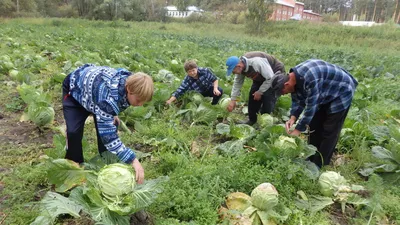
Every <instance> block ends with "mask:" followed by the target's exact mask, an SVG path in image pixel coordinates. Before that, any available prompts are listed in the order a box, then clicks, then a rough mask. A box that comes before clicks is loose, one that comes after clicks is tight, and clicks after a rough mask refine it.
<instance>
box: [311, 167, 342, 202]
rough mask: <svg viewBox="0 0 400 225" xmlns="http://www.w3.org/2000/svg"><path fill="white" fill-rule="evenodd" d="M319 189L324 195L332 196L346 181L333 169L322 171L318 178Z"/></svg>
mask: <svg viewBox="0 0 400 225" xmlns="http://www.w3.org/2000/svg"><path fill="white" fill-rule="evenodd" d="M318 184H319V190H320V192H321V194H322V195H324V196H326V197H333V195H334V193H335V192H337V191H338V189H339V187H340V186H342V185H346V184H347V181H346V179H345V178H344V177H342V176H341V175H340V174H339V173H336V172H334V171H326V172H323V173H322V174H321V175H320V176H319V179H318Z"/></svg>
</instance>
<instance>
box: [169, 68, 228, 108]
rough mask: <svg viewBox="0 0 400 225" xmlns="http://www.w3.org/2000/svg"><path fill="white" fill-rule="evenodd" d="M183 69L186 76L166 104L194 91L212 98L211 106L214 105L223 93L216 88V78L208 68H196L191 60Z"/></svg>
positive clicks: (220, 89)
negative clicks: (187, 92)
mask: <svg viewBox="0 0 400 225" xmlns="http://www.w3.org/2000/svg"><path fill="white" fill-rule="evenodd" d="M184 68H185V71H186V73H187V76H186V77H185V79H184V80H183V81H182V84H181V86H180V87H179V88H178V89H177V90H176V91H175V92H174V93H173V94H172V96H171V98H169V99H168V100H167V101H166V104H168V105H169V104H171V103H172V102H174V101H175V100H176V99H177V98H179V97H180V96H182V95H183V94H184V93H185V92H186V91H196V92H199V93H200V94H202V95H203V96H204V97H213V100H212V103H211V104H213V105H216V104H217V103H218V101H219V99H220V98H221V95H222V93H223V91H222V88H220V87H218V79H217V77H216V76H215V75H214V74H213V73H212V72H211V71H210V70H209V69H208V68H199V67H197V64H196V62H195V61H193V60H189V61H187V62H185V65H184Z"/></svg>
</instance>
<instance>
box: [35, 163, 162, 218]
mask: <svg viewBox="0 0 400 225" xmlns="http://www.w3.org/2000/svg"><path fill="white" fill-rule="evenodd" d="M49 164H50V165H49V170H48V176H49V181H50V183H52V184H55V186H56V191H57V192H62V193H67V192H68V191H70V195H69V196H68V198H66V197H64V196H62V195H60V194H58V193H55V192H51V191H49V192H48V194H47V195H48V196H51V197H46V198H44V199H43V200H42V201H41V202H40V203H39V205H40V210H41V214H40V215H39V216H38V217H37V218H36V220H35V221H34V222H32V223H31V225H45V224H54V222H55V221H56V218H57V216H58V215H60V214H70V215H72V216H74V217H79V216H80V212H81V211H83V212H85V213H86V214H88V215H90V216H91V218H92V219H93V220H94V221H95V222H96V224H110V225H117V224H118V225H129V224H130V222H129V221H130V215H131V214H133V213H135V212H137V211H139V210H141V209H143V208H145V207H147V206H149V205H150V204H151V203H152V202H153V201H154V200H155V198H156V196H157V194H158V193H159V192H160V191H161V190H160V188H159V183H160V182H162V181H165V180H166V179H167V177H160V178H158V179H155V180H146V181H145V182H144V184H141V185H136V182H135V175H134V171H133V169H132V167H131V166H130V165H126V164H121V163H113V164H109V165H105V166H103V167H101V169H100V170H99V171H98V172H97V171H94V170H88V169H87V168H98V167H97V165H94V164H93V165H92V164H90V163H87V164H86V166H85V168H86V169H83V168H81V167H80V166H79V164H77V163H75V162H73V161H70V160H67V159H56V160H52V161H50V162H49ZM47 195H46V196H47ZM49 209H50V210H49Z"/></svg>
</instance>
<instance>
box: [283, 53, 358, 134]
mask: <svg viewBox="0 0 400 225" xmlns="http://www.w3.org/2000/svg"><path fill="white" fill-rule="evenodd" d="M290 72H294V74H295V76H296V86H295V91H294V92H293V93H292V94H291V96H292V109H291V111H290V114H291V115H293V116H295V117H296V118H299V116H300V114H301V113H302V112H303V111H304V112H303V116H302V118H300V119H299V120H298V123H297V126H296V129H297V130H299V131H304V130H306V125H308V124H310V122H311V120H312V118H313V116H314V114H315V112H316V111H317V110H318V108H319V106H320V105H326V104H329V108H328V113H329V114H332V113H337V112H341V111H343V110H346V109H347V108H349V107H350V105H351V101H352V99H353V95H354V91H355V89H356V87H357V85H358V82H357V81H356V80H355V79H354V78H353V76H352V75H351V74H350V73H349V72H347V71H346V70H344V69H343V68H341V67H339V66H337V65H333V64H330V63H327V62H325V61H322V60H319V59H311V60H307V61H305V62H303V63H301V64H299V65H297V66H296V67H294V68H292V69H290Z"/></svg>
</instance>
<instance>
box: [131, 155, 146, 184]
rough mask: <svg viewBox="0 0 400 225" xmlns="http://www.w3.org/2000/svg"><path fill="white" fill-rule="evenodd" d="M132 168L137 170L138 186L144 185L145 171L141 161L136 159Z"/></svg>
mask: <svg viewBox="0 0 400 225" xmlns="http://www.w3.org/2000/svg"><path fill="white" fill-rule="evenodd" d="M132 167H133V169H135V178H136V182H137V183H138V184H143V181H144V169H143V167H142V164H140V162H139V160H137V159H134V160H133V162H132Z"/></svg>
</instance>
